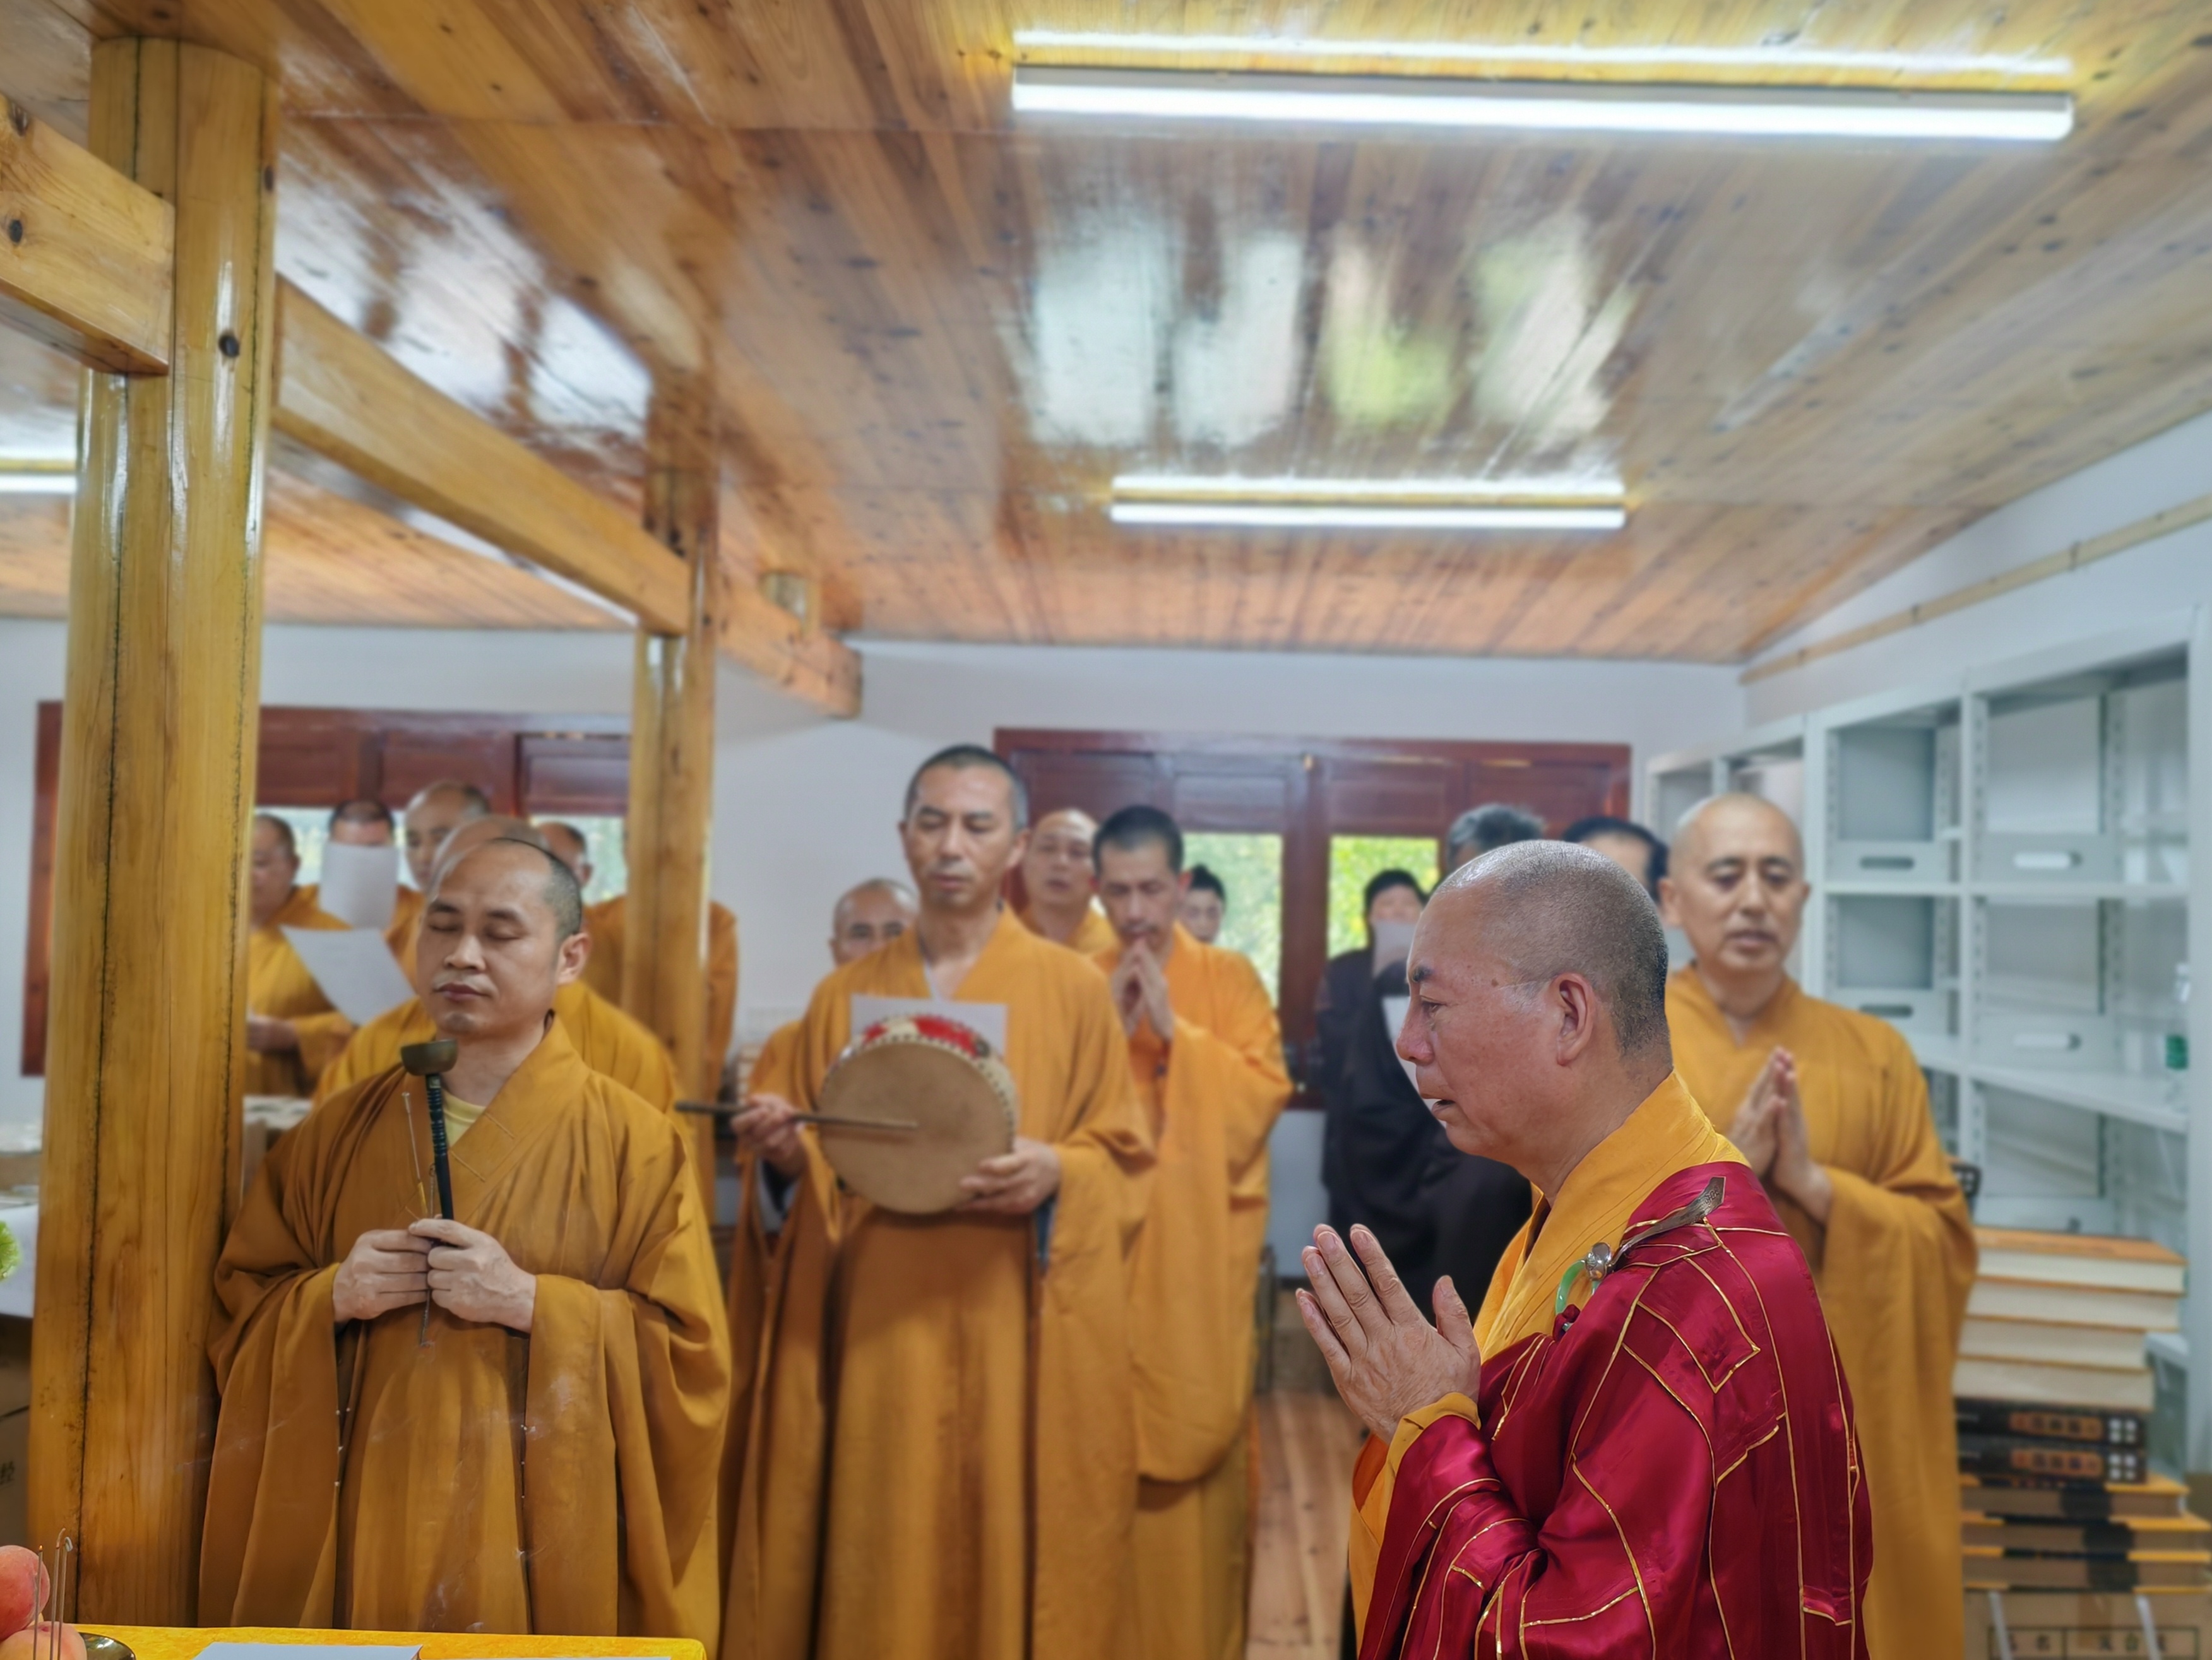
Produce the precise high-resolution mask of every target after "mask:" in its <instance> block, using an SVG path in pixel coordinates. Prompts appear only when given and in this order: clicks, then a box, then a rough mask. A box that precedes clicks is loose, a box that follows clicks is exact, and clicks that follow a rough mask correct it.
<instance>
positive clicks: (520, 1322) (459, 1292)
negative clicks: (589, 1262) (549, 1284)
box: [331, 1216, 538, 1332]
mask: <svg viewBox="0 0 2212 1660" xmlns="http://www.w3.org/2000/svg"><path fill="white" fill-rule="evenodd" d="M426 1296H427V1297H428V1298H429V1299H430V1301H432V1302H433V1303H435V1304H437V1305H438V1306H439V1307H440V1308H441V1309H443V1310H446V1312H447V1313H448V1314H450V1315H452V1316H453V1317H454V1318H455V1319H457V1320H467V1321H471V1322H473V1323H476V1324H478V1325H485V1326H505V1327H507V1328H508V1329H510V1330H513V1331H519V1332H528V1331H529V1329H530V1328H531V1323H532V1320H533V1319H534V1318H535V1316H536V1315H537V1310H538V1276H537V1275H536V1274H526V1273H524V1272H523V1270H522V1269H521V1268H518V1267H516V1266H515V1262H514V1259H513V1257H511V1256H508V1255H507V1247H506V1246H504V1245H502V1244H501V1243H499V1241H498V1240H496V1239H495V1238H493V1237H491V1235H489V1234H488V1233H483V1232H480V1231H477V1229H475V1228H471V1227H464V1226H463V1225H461V1224H460V1223H459V1222H448V1221H447V1220H446V1219H444V1218H443V1217H438V1216H431V1217H426V1218H424V1219H422V1221H420V1222H416V1223H414V1224H412V1225H410V1226H408V1227H406V1228H404V1229H402V1228H375V1229H372V1230H371V1231H368V1232H367V1233H364V1234H362V1236H361V1237H360V1238H358V1239H356V1240H355V1241H354V1243H353V1249H352V1250H350V1251H348V1252H347V1253H346V1259H345V1261H344V1262H341V1263H340V1264H339V1265H338V1272H337V1280H335V1281H333V1282H332V1284H331V1315H332V1317H333V1318H334V1319H335V1320H337V1323H339V1324H341V1325H342V1324H343V1323H345V1322H347V1321H349V1320H374V1319H375V1318H376V1317H377V1316H379V1315H380V1314H389V1313H390V1312H391V1311H392V1310H394V1309H404V1308H413V1307H415V1306H416V1305H417V1304H420V1303H421V1302H422V1299H423V1298H424V1297H426Z"/></svg>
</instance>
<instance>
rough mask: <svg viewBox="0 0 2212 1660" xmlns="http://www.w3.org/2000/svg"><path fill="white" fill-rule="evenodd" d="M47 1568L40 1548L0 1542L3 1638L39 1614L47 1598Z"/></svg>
mask: <svg viewBox="0 0 2212 1660" xmlns="http://www.w3.org/2000/svg"><path fill="white" fill-rule="evenodd" d="M45 1589H46V1569H45V1567H44V1566H42V1565H41V1564H40V1561H39V1556H38V1553H37V1552H36V1551H30V1550H26V1549H24V1548H23V1547H22V1546H21V1545H0V1638H3V1637H6V1636H8V1635H9V1634H10V1633H15V1632H19V1631H21V1630H22V1629H23V1628H24V1627H26V1626H27V1625H29V1624H30V1623H31V1621H32V1620H33V1618H34V1617H35V1616H36V1615H37V1614H38V1612H39V1609H40V1605H41V1604H43V1603H44V1602H46V1598H45V1597H44V1596H41V1595H40V1592H42V1591H43V1590H45Z"/></svg>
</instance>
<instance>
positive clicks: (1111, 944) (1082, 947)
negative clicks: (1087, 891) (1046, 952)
mask: <svg viewBox="0 0 2212 1660" xmlns="http://www.w3.org/2000/svg"><path fill="white" fill-rule="evenodd" d="M1021 922H1022V926H1023V927H1025V928H1027V929H1028V930H1029V931H1030V933H1034V934H1036V936H1037V938H1038V939H1044V938H1045V937H1046V935H1045V932H1044V930H1043V929H1042V928H1041V927H1038V926H1037V924H1036V918H1035V916H1034V915H1033V914H1032V913H1031V912H1030V911H1026V910H1025V911H1023V912H1022V913H1021ZM1059 943H1060V942H1059V941H1057V940H1055V941H1054V944H1055V945H1057V944H1059ZM1066 943H1067V948H1068V949H1069V950H1070V951H1073V952H1082V953H1083V955H1084V956H1085V957H1088V958H1093V959H1096V958H1097V956H1098V955H1099V953H1100V952H1108V953H1112V952H1119V951H1120V950H1121V935H1119V934H1117V933H1115V932H1114V925H1113V924H1112V923H1111V922H1109V921H1107V920H1106V913H1105V912H1104V911H1103V910H1101V909H1098V906H1097V903H1096V902H1093V903H1091V905H1089V906H1087V907H1086V908H1085V910H1084V913H1083V921H1081V922H1079V923H1078V924H1077V925H1076V929H1075V937H1074V938H1073V939H1070V940H1068V941H1067V942H1066Z"/></svg>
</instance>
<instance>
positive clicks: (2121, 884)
mask: <svg viewBox="0 0 2212 1660" xmlns="http://www.w3.org/2000/svg"><path fill="white" fill-rule="evenodd" d="M1725 788H1748V789H1750V790H1751V791H1753V793H1755V794H1762V795H1765V796H1766V797H1768V799H1770V800H1776V801H1778V803H1780V804H1781V805H1783V806H1788V807H1790V808H1791V809H1792V811H1793V812H1796V816H1797V819H1798V822H1799V824H1802V825H1803V826H1804V827H1805V830H1806V867H1807V874H1808V876H1809V878H1810V879H1811V880H1812V882H1813V885H1814V895H1813V898H1812V900H1811V902H1810V903H1809V904H1808V907H1807V910H1806V915H1805V926H1804V930H1803V933H1802V938H1801V939H1800V941H1799V945H1798V949H1797V952H1796V957H1795V958H1793V960H1792V965H1791V966H1792V970H1793V972H1795V973H1796V976H1797V977H1798V979H1799V981H1800V982H1801V983H1802V984H1803V985H1804V987H1805V988H1806V989H1807V990H1808V991H1810V992H1813V993H1814V994H1817V995H1820V996H1823V997H1827V998H1831V999H1832V1000H1835V1001H1838V1002H1840V1003H1844V1004H1845V1005H1847V1006H1850V1007H1853V1008H1857V1009H1861V1010H1863V1011H1864V1012H1868V1013H1870V1014H1875V1015H1878V1016H1880V1017H1881V1018H1884V1019H1887V1020H1889V1021H1891V1022H1892V1023H1893V1024H1894V1025H1896V1026H1897V1027H1898V1029H1899V1031H1902V1032H1903V1033H1904V1034H1905V1037H1907V1038H1908V1039H1909V1040H1910V1041H1911V1044H1912V1047H1913V1051H1914V1054H1915V1055H1917V1057H1918V1059H1919V1061H1920V1064H1921V1066H1922V1067H1923V1070H1924V1071H1925V1072H1926V1073H1927V1075H1928V1079H1929V1103H1930V1106H1931V1109H1932V1110H1933V1111H1934V1113H1935V1116H1936V1123H1937V1126H1938V1128H1939V1129H1940V1130H1941V1131H1942V1135H1943V1139H1944V1142H1945V1145H1946V1146H1948V1147H1949V1148H1950V1149H1951V1150H1952V1151H1953V1152H1954V1153H1955V1154H1957V1155H1958V1156H1959V1157H1960V1158H1966V1159H1969V1160H1971V1161H1972V1162H1973V1163H1975V1164H1978V1165H1980V1166H1981V1167H1982V1171H1983V1177H1982V1191H1981V1196H1980V1198H1979V1200H1978V1202H1977V1207H1976V1210H1977V1215H1978V1219H1980V1220H1982V1221H1984V1222H1987V1223H1991V1224H1995V1225H2009V1226H2017V1227H2039V1228H2056V1229H2061V1230H2078V1231H2084V1232H2096V1233H2124V1234H2132V1235H2136V1236H2140V1237H2147V1238H2154V1239H2156V1240H2158V1241H2159V1242H2160V1243H2162V1244H2166V1245H2167V1246H2170V1247H2172V1249H2174V1250H2179V1251H2181V1252H2182V1253H2183V1254H2184V1255H2185V1256H2188V1257H2189V1258H2190V1259H2191V1262H2192V1264H2201V1265H2202V1266H2203V1270H2204V1271H2203V1272H2202V1273H2200V1274H2192V1275H2191V1284H2190V1289H2189V1293H2188V1298H2187V1303H2186V1308H2185V1318H2184V1325H2183V1331H2182V1333H2181V1334H2180V1335H2179V1339H2178V1340H2176V1341H2172V1342H2170V1343H2168V1344H2166V1346H2164V1347H2162V1348H2161V1349H2160V1354H2159V1361H2160V1366H2159V1376H2160V1379H2161V1380H2162V1381H2161V1386H2160V1414H2161V1416H2162V1417H2165V1418H2166V1419H2167V1420H2169V1422H2168V1425H2167V1430H2168V1433H2169V1434H2170V1435H2171V1437H2172V1439H2171V1440H2169V1441H2168V1443H2167V1444H2172V1445H2179V1446H2182V1447H2185V1457H2186V1463H2187V1466H2188V1468H2190V1469H2191V1470H2212V1364H2204V1365H2197V1366H2196V1367H2191V1366H2189V1365H2188V1363H2187V1357H2188V1356H2189V1355H2190V1354H2191V1353H2194V1354H2197V1355H2198V1356H2212V1075H2208V1068H2212V993H2206V994H2200V995H2198V996H2196V997H2194V998H2191V997H2189V996H2188V994H2187V991H2188V985H2187V976H2188V971H2189V970H2188V966H2187V965H2188V964H2191V962H2192V961H2194V962H2195V963H2197V964H2212V857H2200V858H2199V859H2197V860H2196V861H2195V863H2194V866H2192V863H2191V858H2190V842H2191V830H2192V828H2195V829H2197V830H2200V831H2201V832H2202V833H2203V834H2204V835H2205V836H2212V612H2207V611H2196V612H2191V613H2188V614H2185V615H2182V616H2179V617H2175V618H2174V619H2172V621H2171V622H2170V623H2165V624H2162V625H2160V626H2156V627H2151V628H2146V629H2136V630H2130V631H2129V632H2127V633H2125V634H2121V635H2106V636H2101V637H2099V638H2097V639H2093V640H2087V641H2083V642H2078V643H2076V644H2075V645H2071V646H2069V647H2066V648H2061V649H2057V650H2053V651H2048V652H2044V653H2040V654H2036V655H2034V656H2032V657H2027V658H2021V659H2016V660H2010V661H2005V662H1997V663H1991V664H1986V665H1970V666H1963V667H1961V668H1959V669H1957V670H1954V672H1951V673H1949V674H1948V676H1947V677H1945V678H1940V679H1936V680H1934V681H1931V682H1930V683H1929V684H1923V685H1920V686H1917V687H1912V688H1909V689H1903V690H1898V691H1896V692H1893V693H1885V694H1883V695H1881V696H1876V697H1870V698H1864V699H1861V700H1858V701H1856V702H1850V703H1844V704H1839V705H1836V706H1834V707H1832V708H1824V709H1817V710H1814V711H1813V712H1812V713H1811V714H1807V715H1803V716H1800V717H1796V718H1795V719H1794V720H1792V721H1785V722H1777V723H1774V724H1772V725H1770V726H1766V727H1759V728H1757V729H1755V730H1753V731H1752V732H1749V733H1745V734H1743V735H1742V736H1741V737H1740V738H1737V739H1733V740H1730V741H1729V742H1727V743H1723V744H1716V745H1708V746H1705V747H1704V748H1702V749H1699V750H1691V751H1680V752H1679V753H1677V754H1674V755H1668V756H1662V757H1659V758H1658V759H1656V760H1655V761H1653V762H1652V763H1650V765H1649V767H1648V768H1647V769H1646V772H1645V779H1644V807H1645V811H1646V812H1648V813H1649V814H1650V822H1651V823H1652V824H1654V825H1655V827H1659V828H1661V829H1662V834H1664V833H1667V832H1668V831H1670V830H1671V829H1672V827H1673V826H1674V823H1675V822H1676V821H1677V820H1678V819H1679V818H1680V816H1681V813H1682V812H1684V811H1685V810H1686V808H1688V807H1689V806H1691V805H1692V803H1693V802H1694V801H1695V800H1698V799H1699V798H1700V797H1702V796H1704V795H1706V794H1711V793H1713V792H1714V791H1716V790H1718V789H1725ZM2205 971H2206V972H2212V969H2208V970H2205ZM2191 1055H2193V1056H2194V1057H2195V1058H2196V1060H2197V1066H2196V1067H2193V1068H2191V1067H2187V1066H2186V1064H2184V1065H2182V1066H2179V1067H2177V1066H2173V1065H2170V1064H2169V1062H2171V1061H2181V1062H2184V1063H2185V1062H2186V1060H2187V1058H2188V1057H2189V1056H2191ZM2192 1199H2193V1201H2194V1202H2191V1201H2192ZM2184 1380H2185V1381H2184ZM2184 1392H2185V1398H2184Z"/></svg>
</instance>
